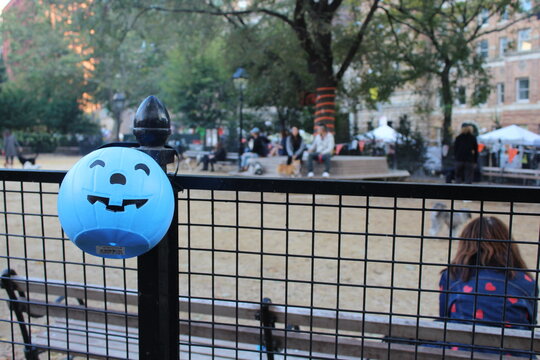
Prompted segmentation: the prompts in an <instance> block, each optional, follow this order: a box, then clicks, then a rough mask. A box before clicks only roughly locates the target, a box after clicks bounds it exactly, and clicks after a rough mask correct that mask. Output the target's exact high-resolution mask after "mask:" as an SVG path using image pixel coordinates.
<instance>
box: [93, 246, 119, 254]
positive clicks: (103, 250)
mask: <svg viewBox="0 0 540 360" xmlns="http://www.w3.org/2000/svg"><path fill="white" fill-rule="evenodd" d="M96 253H97V254H98V255H126V248H125V247H123V246H96Z"/></svg>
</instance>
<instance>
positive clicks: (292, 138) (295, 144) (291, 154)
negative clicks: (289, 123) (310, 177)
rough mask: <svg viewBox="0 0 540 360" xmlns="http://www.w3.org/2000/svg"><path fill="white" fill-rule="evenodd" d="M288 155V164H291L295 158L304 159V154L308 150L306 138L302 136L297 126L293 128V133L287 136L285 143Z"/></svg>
mask: <svg viewBox="0 0 540 360" xmlns="http://www.w3.org/2000/svg"><path fill="white" fill-rule="evenodd" d="M285 150H286V155H287V165H291V163H292V161H293V160H302V154H303V153H304V151H305V150H306V144H305V143H304V139H302V137H301V136H300V132H299V131H298V128H297V127H296V126H293V127H292V129H291V134H290V135H289V136H288V137H287V141H286V143H285Z"/></svg>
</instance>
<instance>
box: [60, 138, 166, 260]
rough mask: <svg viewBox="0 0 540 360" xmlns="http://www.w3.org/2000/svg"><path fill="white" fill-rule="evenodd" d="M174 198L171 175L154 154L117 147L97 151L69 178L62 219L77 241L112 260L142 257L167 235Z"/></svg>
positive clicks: (62, 191)
mask: <svg viewBox="0 0 540 360" xmlns="http://www.w3.org/2000/svg"><path fill="white" fill-rule="evenodd" d="M173 212H174V196H173V192H172V187H171V185H170V183H169V180H168V179H167V176H166V175H165V173H164V172H163V170H162V169H161V168H160V167H159V166H158V164H157V163H156V162H155V161H154V160H153V159H152V158H151V157H150V156H148V155H146V154H144V153H142V152H140V151H138V150H134V149H129V148H119V147H111V148H105V149H101V150H97V151H94V152H92V153H90V154H88V155H86V156H85V157H83V158H82V159H81V160H79V161H78V162H77V163H76V164H75V166H73V168H72V169H71V170H70V171H69V172H68V173H67V175H66V177H65V178H64V181H63V182H62V185H61V187H60V192H59V195H58V215H59V218H60V222H61V224H62V227H63V229H64V231H65V232H66V234H67V235H68V237H69V238H70V240H71V241H73V242H74V243H75V244H76V245H77V246H78V247H79V248H81V249H82V250H83V251H86V252H88V253H90V254H93V255H97V256H101V257H108V258H128V257H133V256H137V255H141V254H143V253H145V252H147V251H148V250H150V249H151V248H152V247H154V246H155V245H156V244H157V243H158V242H159V241H160V240H161V238H162V237H163V236H164V235H165V233H166V232H167V229H168V228H169V225H170V223H171V219H172V214H173Z"/></svg>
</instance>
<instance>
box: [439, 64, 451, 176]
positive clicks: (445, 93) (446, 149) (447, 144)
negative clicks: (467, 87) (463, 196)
mask: <svg viewBox="0 0 540 360" xmlns="http://www.w3.org/2000/svg"><path fill="white" fill-rule="evenodd" d="M440 78H441V97H442V112H443V123H442V139H441V142H442V146H443V153H442V165H443V168H445V167H449V166H451V162H452V154H451V149H452V142H453V141H452V140H453V134H452V109H453V106H454V97H453V94H452V84H451V82H450V67H449V66H446V67H445V68H444V70H443V71H442V73H441V75H440Z"/></svg>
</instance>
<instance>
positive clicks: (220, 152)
mask: <svg viewBox="0 0 540 360" xmlns="http://www.w3.org/2000/svg"><path fill="white" fill-rule="evenodd" d="M225 159H227V150H226V149H225V146H223V142H222V141H221V140H218V142H217V144H216V146H215V147H214V150H213V151H212V152H211V153H210V154H206V155H204V156H203V157H202V159H201V162H202V163H203V168H202V169H203V171H207V170H208V164H210V169H211V170H210V171H214V164H215V163H216V162H218V161H224V160H225Z"/></svg>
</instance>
